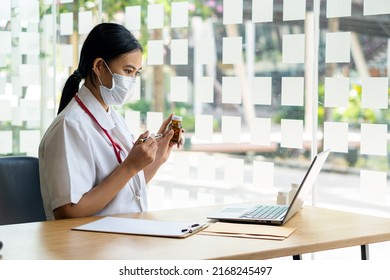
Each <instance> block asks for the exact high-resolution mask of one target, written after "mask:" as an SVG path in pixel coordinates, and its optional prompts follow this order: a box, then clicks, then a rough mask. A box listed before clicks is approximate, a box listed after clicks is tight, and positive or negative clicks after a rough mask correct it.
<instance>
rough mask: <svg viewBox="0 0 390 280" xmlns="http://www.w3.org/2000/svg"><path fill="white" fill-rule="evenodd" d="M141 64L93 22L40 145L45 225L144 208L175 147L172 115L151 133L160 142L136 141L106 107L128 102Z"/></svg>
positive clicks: (138, 54) (127, 44) (131, 43)
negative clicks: (150, 186) (152, 183)
mask: <svg viewBox="0 0 390 280" xmlns="http://www.w3.org/2000/svg"><path fill="white" fill-rule="evenodd" d="M141 63H142V47H141V45H140V44H139V42H138V41H137V40H136V39H135V38H134V36H133V35H132V34H131V33H130V32H129V31H128V30H127V29H126V28H125V27H123V26H121V25H118V24H113V23H102V24H99V25H97V26H96V27H95V28H94V29H93V30H92V31H91V32H90V34H89V35H88V37H87V38H86V40H85V42H84V45H83V47H82V50H81V54H80V62H79V65H78V69H77V70H75V71H74V73H73V74H72V75H71V76H70V77H69V78H68V80H67V81H66V83H65V86H64V89H63V92H62V96H61V101H60V106H59V111H58V113H59V114H58V116H57V117H56V119H55V120H54V121H53V123H52V124H51V125H50V127H49V128H48V130H47V131H46V133H45V135H44V137H43V139H42V141H41V144H40V146H39V165H40V179H41V191H42V197H43V200H44V205H45V212H46V216H47V219H53V218H55V219H61V218H73V217H84V216H91V215H111V214H119V213H129V212H140V211H145V210H146V209H147V198H146V196H147V194H146V184H147V183H148V182H149V181H150V180H151V179H152V178H153V176H154V175H155V174H156V172H157V170H158V169H159V167H160V166H161V165H162V164H163V163H164V162H165V161H166V160H167V159H168V157H169V154H170V152H171V148H172V146H173V145H174V144H173V143H172V142H170V139H171V138H172V135H173V132H172V131H169V132H167V133H165V131H166V129H167V126H168V124H169V122H170V120H171V118H172V115H171V116H170V117H169V118H168V119H166V120H165V121H164V122H163V124H162V125H161V127H160V130H159V131H158V133H160V134H163V137H161V138H159V139H155V138H154V137H153V135H149V132H148V131H146V132H145V133H143V134H141V135H140V136H139V138H138V139H137V140H135V139H133V138H132V136H131V133H130V131H129V130H128V128H127V127H126V124H125V121H124V119H123V117H122V116H121V115H119V113H118V112H116V111H115V110H114V109H113V108H112V107H111V105H120V104H123V103H124V102H126V101H127V100H128V99H129V98H130V97H131V95H132V93H133V92H134V85H135V77H136V75H138V74H139V73H140V71H141V68H142V65H141ZM82 79H84V80H85V81H84V84H83V85H82V86H81V87H80V88H79V84H80V82H81V80H82ZM141 139H146V140H145V141H143V142H142V140H141ZM140 140H141V141H140ZM141 142H142V143H141ZM180 145H181V143H180V144H178V146H180Z"/></svg>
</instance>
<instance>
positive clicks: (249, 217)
mask: <svg viewBox="0 0 390 280" xmlns="http://www.w3.org/2000/svg"><path fill="white" fill-rule="evenodd" d="M328 155H329V150H326V151H323V152H322V153H319V154H317V155H316V156H315V157H314V158H313V160H312V162H311V164H310V166H309V169H308V170H307V172H306V174H305V176H304V177H303V179H302V182H301V184H300V185H299V188H298V190H297V192H296V193H295V196H294V198H293V199H292V200H291V202H290V204H289V205H253V204H251V205H234V206H233V205H232V206H228V207H227V208H224V209H222V210H221V211H219V212H217V213H214V214H212V215H209V216H208V217H207V218H208V219H214V220H219V221H223V222H245V223H258V224H271V225H283V224H284V223H286V222H287V221H288V220H289V219H290V218H291V217H292V216H294V215H295V214H296V213H297V212H298V211H299V210H300V209H301V208H302V207H303V202H304V199H305V197H306V195H307V194H308V192H309V191H310V189H311V188H312V186H313V184H314V182H315V181H316V179H317V177H318V174H319V173H320V171H321V168H322V166H323V165H324V163H325V161H326V159H327V157H328Z"/></svg>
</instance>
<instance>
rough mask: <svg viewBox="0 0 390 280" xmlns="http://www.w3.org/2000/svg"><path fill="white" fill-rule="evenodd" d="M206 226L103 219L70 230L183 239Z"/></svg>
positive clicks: (114, 218) (201, 224) (116, 218)
mask: <svg viewBox="0 0 390 280" xmlns="http://www.w3.org/2000/svg"><path fill="white" fill-rule="evenodd" d="M207 226H208V224H207V223H193V222H192V223H191V222H171V221H157V220H145V219H132V218H118V217H105V218H102V219H99V220H97V221H94V222H91V223H87V224H84V225H81V226H77V227H74V228H72V230H80V231H95V232H106V233H121V234H132V235H146V236H159V237H173V238H185V237H188V236H190V235H192V234H195V233H197V232H199V231H201V230H203V229H204V228H206V227H207Z"/></svg>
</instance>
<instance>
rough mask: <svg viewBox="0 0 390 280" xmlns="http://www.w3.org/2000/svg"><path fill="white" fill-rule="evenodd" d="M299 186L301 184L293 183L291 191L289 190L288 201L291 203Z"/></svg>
mask: <svg viewBox="0 0 390 280" xmlns="http://www.w3.org/2000/svg"><path fill="white" fill-rule="evenodd" d="M298 188H299V184H297V183H292V184H291V188H290V191H289V192H288V202H289V203H291V201H292V200H293V199H294V197H295V194H296V193H297V191H298Z"/></svg>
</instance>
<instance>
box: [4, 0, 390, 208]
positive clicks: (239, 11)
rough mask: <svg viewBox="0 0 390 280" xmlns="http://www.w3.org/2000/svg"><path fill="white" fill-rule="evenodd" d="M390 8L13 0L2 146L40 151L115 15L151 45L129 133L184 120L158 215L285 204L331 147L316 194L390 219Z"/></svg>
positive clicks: (319, 200) (374, 4)
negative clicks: (97, 31) (88, 45)
mask: <svg viewBox="0 0 390 280" xmlns="http://www.w3.org/2000/svg"><path fill="white" fill-rule="evenodd" d="M389 3H390V2H389V1H387V0H327V1H320V0H307V1H306V0H252V1H251V0H224V1H222V0H208V1H199V0H192V1H168V0H165V1H164V0H161V1H140V0H139V1H135V0H133V1H130V0H129V1H125V0H124V1H115V0H102V1H99V0H73V1H72V0H59V1H56V0H40V1H39V0H2V9H1V10H0V41H1V42H2V43H1V44H0V139H1V141H0V155H1V156H6V155H19V154H22V155H33V156H36V155H37V150H38V145H39V141H40V139H41V137H42V135H43V133H44V131H45V130H46V128H47V127H48V125H49V124H50V122H51V121H52V120H53V118H54V117H55V115H56V112H57V106H58V103H59V102H58V101H59V98H60V94H61V89H62V86H63V84H64V82H65V80H66V79H67V77H68V76H69V75H70V74H71V73H72V72H73V70H74V69H75V68H76V67H77V63H78V54H79V51H80V46H81V44H82V43H83V40H84V39H85V37H86V35H87V34H88V32H89V31H90V30H91V29H92V27H93V26H94V25H95V24H97V23H99V22H101V21H104V22H117V23H121V24H124V25H125V26H126V27H127V28H128V29H129V30H131V31H132V32H133V33H134V34H135V35H136V37H137V38H139V40H140V41H141V42H142V45H143V46H144V67H143V71H142V76H141V77H140V78H139V79H138V84H137V85H138V86H137V96H136V98H135V99H134V100H132V101H131V102H130V103H128V104H126V105H125V106H123V107H122V108H119V110H120V111H121V113H123V115H124V116H125V118H126V120H127V122H128V125H129V127H130V128H131V130H132V132H133V133H134V134H135V135H138V134H139V133H142V132H143V131H145V130H146V129H149V130H150V131H152V132H153V131H156V130H157V129H158V127H159V125H160V123H161V121H162V120H163V119H164V118H165V117H167V116H168V115H169V113H170V112H175V114H177V115H181V116H182V117H183V125H184V128H185V129H186V133H185V136H186V139H185V140H186V141H185V145H184V148H183V149H182V150H179V151H174V152H173V153H172V155H171V158H170V160H169V161H168V162H167V164H166V165H165V166H164V167H163V168H162V169H161V170H160V172H159V173H158V174H157V176H156V178H155V179H154V180H153V182H152V183H151V184H150V189H149V196H150V203H149V205H150V209H151V210H153V209H164V208H176V207H188V206H200V205H206V204H215V203H231V202H241V201H256V200H263V199H271V200H274V199H275V198H276V194H277V192H278V191H279V190H280V189H286V190H288V189H289V187H290V185H291V183H299V182H300V180H301V178H302V177H303V175H304V173H305V171H306V168H307V167H308V165H309V163H310V160H311V158H312V156H313V155H314V154H315V153H316V152H318V151H322V150H323V149H331V151H332V153H331V155H330V157H329V159H328V161H327V163H326V165H325V166H324V170H323V172H322V173H321V174H320V177H319V180H318V182H317V184H316V186H315V188H314V190H315V191H314V193H313V195H312V196H311V197H309V199H308V200H311V202H312V203H314V204H316V205H319V206H325V207H332V208H340V209H348V210H351V211H356V212H359V211H361V212H365V213H373V214H376V215H388V213H389V211H388V210H389V195H388V192H389V184H388V179H387V178H388V163H389V156H388V153H389V145H388V132H387V130H388V128H387V127H388V123H389V119H390V115H389V110H388V94H389V81H388V77H389V71H388V69H389V34H390V19H389V14H390V4H389ZM308 202H309V203H310V201H308Z"/></svg>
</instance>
